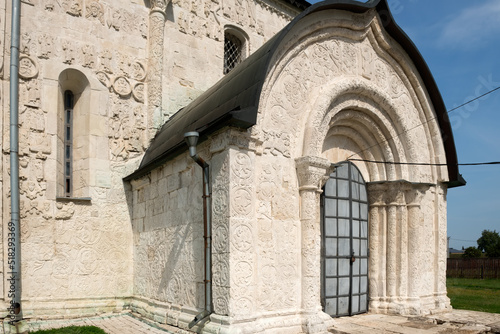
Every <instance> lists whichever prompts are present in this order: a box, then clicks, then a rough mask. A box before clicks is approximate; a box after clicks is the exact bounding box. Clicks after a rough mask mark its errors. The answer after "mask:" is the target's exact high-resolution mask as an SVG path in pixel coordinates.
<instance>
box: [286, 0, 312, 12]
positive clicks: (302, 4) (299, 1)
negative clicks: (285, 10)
mask: <svg viewBox="0 0 500 334" xmlns="http://www.w3.org/2000/svg"><path fill="white" fill-rule="evenodd" d="M284 1H285V2H288V3H289V4H291V5H294V6H295V7H297V8H299V9H300V10H305V9H307V7H309V6H311V4H310V3H309V2H307V1H304V0H284Z"/></svg>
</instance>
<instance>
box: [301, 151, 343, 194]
mask: <svg viewBox="0 0 500 334" xmlns="http://www.w3.org/2000/svg"><path fill="white" fill-rule="evenodd" d="M295 166H296V168H297V176H298V179H299V190H301V191H302V190H309V191H320V190H321V188H322V187H323V184H324V183H325V182H326V180H328V177H329V176H330V174H331V173H332V172H333V171H334V169H335V167H334V165H333V164H332V163H331V162H330V161H328V160H327V159H324V158H320V157H313V156H306V157H300V158H297V159H295Z"/></svg>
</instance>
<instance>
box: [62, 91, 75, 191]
mask: <svg viewBox="0 0 500 334" xmlns="http://www.w3.org/2000/svg"><path fill="white" fill-rule="evenodd" d="M73 107H74V96H73V93H72V92H71V91H69V90H67V91H66V92H64V114H65V115H66V117H65V126H64V129H65V134H64V151H65V154H64V184H65V187H64V195H65V196H66V197H71V192H72V187H73V180H72V176H73V173H72V169H73V166H72V165H73V154H72V152H73V137H72V127H73Z"/></svg>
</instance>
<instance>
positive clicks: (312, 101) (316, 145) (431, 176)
mask: <svg viewBox="0 0 500 334" xmlns="http://www.w3.org/2000/svg"><path fill="white" fill-rule="evenodd" d="M339 13H340V12H338V13H336V17H339V18H343V16H342V15H344V14H342V13H340V14H339ZM315 15H318V16H321V17H322V21H321V23H322V24H321V25H310V24H309V22H308V20H307V19H304V20H303V22H302V23H300V24H298V25H297V26H296V27H294V29H296V31H295V32H296V34H295V33H290V34H289V35H291V36H294V37H293V39H292V38H291V39H290V41H288V40H287V39H284V40H283V42H282V43H281V45H280V47H279V48H278V51H276V53H275V55H274V56H273V60H272V61H271V64H273V66H272V67H271V68H270V69H269V71H268V75H267V79H266V81H265V83H264V86H263V90H262V94H261V98H260V107H259V114H258V118H257V126H256V129H255V130H254V133H256V134H258V133H260V134H262V133H264V137H261V138H262V139H263V141H265V140H266V138H265V137H266V136H267V137H272V136H275V134H274V133H271V134H269V132H267V133H266V129H273V130H274V129H276V128H277V127H284V128H287V129H282V131H281V133H283V134H289V135H290V138H289V143H284V144H283V145H282V146H286V145H289V146H290V150H294V149H295V152H290V153H289V154H290V155H291V156H293V157H299V156H321V155H322V154H323V150H324V149H328V148H324V147H323V145H324V144H323V143H324V141H325V140H326V136H327V134H328V131H329V130H330V127H332V126H333V127H335V126H340V125H342V126H344V127H350V128H352V129H353V131H354V132H358V133H360V135H361V136H362V137H364V138H365V139H364V140H365V142H366V143H365V146H363V148H362V149H361V151H363V154H361V155H360V158H363V159H367V158H366V156H368V155H369V154H368V153H367V152H366V150H378V151H381V152H383V153H377V154H376V153H373V154H371V155H373V156H377V155H378V156H379V157H380V159H376V160H382V161H388V162H401V163H406V162H412V163H429V164H433V163H445V162H446V158H445V150H444V145H443V138H442V136H441V132H440V130H439V125H438V123H437V120H436V119H435V118H436V113H435V111H434V109H433V105H432V102H431V101H430V98H429V95H428V93H427V92H426V90H425V89H422V87H425V85H424V84H423V82H422V79H421V78H420V76H419V73H418V71H417V70H416V68H415V65H414V64H413V63H412V60H411V59H410V58H409V57H408V56H407V55H406V54H405V53H404V50H403V49H402V48H401V46H400V45H398V44H397V43H394V41H393V40H392V39H391V38H390V37H389V36H388V35H387V34H386V33H385V32H384V31H383V28H381V26H380V25H381V23H380V22H379V18H378V16H377V15H376V14H375V13H374V12H370V11H368V12H366V13H365V14H363V15H359V18H358V20H355V21H352V20H350V19H349V20H345V21H344V20H342V19H340V20H332V17H334V16H332V15H328V13H327V12H326V11H325V12H324V13H321V14H315ZM316 19H317V18H315V20H316ZM311 20H312V18H311ZM297 36H299V37H297ZM341 101H344V104H342V105H341ZM362 104H363V105H365V106H363V107H361V105H362ZM347 109H349V110H351V112H350V115H351V116H352V117H353V118H352V119H350V118H349V117H347V116H346V115H347V114H346V110H347ZM340 111H342V113H340ZM337 114H338V115H344V117H343V119H342V120H340V119H339V120H337V121H338V122H337V123H335V122H334V120H333V117H334V116H335V115H337ZM356 115H357V116H356ZM361 115H364V116H363V117H364V119H363V118H360V117H361ZM338 117H340V116H337V118H338ZM262 130H263V131H262ZM273 130H271V131H270V132H272V131H273ZM287 130H288V131H287ZM367 130H368V133H370V136H368V135H367V134H366V132H367ZM285 137H286V136H282V137H281V138H279V139H278V141H280V140H281V141H284V140H288V138H285ZM273 142H274V143H276V140H274V141H273ZM302 143H303V145H302ZM353 153H357V152H353ZM287 154H288V153H284V155H287ZM345 158H347V156H346V157H345ZM341 160H343V159H341ZM370 160H371V159H370ZM382 168H383V169H385V170H384V171H383V172H381V171H379V172H378V173H375V174H373V175H371V176H369V177H367V176H366V175H365V177H366V179H367V180H383V179H390V180H395V179H411V181H415V182H439V181H446V180H447V179H448V172H447V169H446V168H445V167H433V168H431V167H429V166H411V167H408V166H379V167H378V168H375V169H379V170H381V169H382ZM375 169H373V171H375Z"/></svg>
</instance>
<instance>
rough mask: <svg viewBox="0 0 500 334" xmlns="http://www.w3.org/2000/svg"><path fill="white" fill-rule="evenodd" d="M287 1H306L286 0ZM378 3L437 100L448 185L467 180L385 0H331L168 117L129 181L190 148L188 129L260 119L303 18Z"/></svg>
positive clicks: (413, 53)
mask: <svg viewBox="0 0 500 334" xmlns="http://www.w3.org/2000/svg"><path fill="white" fill-rule="evenodd" d="M287 1H288V2H305V1H299V0H287ZM372 8H375V9H376V10H377V12H378V14H379V16H380V18H381V19H382V22H383V24H384V27H385V30H386V31H387V32H388V33H389V35H391V36H392V38H394V39H395V40H396V41H397V42H398V43H399V44H400V45H401V46H402V47H403V48H404V50H405V51H406V52H407V53H408V55H409V56H410V57H411V59H412V60H413V62H414V64H415V66H416V68H417V70H418V72H419V73H420V75H421V77H422V80H423V81H424V83H425V86H426V87H427V91H428V93H429V96H430V98H431V100H432V103H433V105H434V108H435V111H436V114H437V120H438V123H439V126H440V130H441V136H442V138H443V143H444V147H445V151H446V160H447V164H448V175H449V179H450V182H449V184H448V186H449V187H455V186H460V185H464V184H465V181H464V180H463V178H462V176H461V175H460V174H459V172H458V160H457V154H456V149H455V142H454V140H453V133H452V130H451V125H450V122H449V118H448V114H447V112H446V107H445V105H444V102H443V99H442V97H441V94H440V93H439V90H438V88H437V85H436V82H435V81H434V78H433V76H432V74H431V72H430V70H429V67H428V66H427V64H426V62H425V61H424V59H423V57H422V55H421V54H420V52H419V51H418V50H417V48H416V46H415V45H414V44H413V42H412V41H411V40H410V38H409V37H408V36H407V35H406V34H405V33H404V32H403V31H402V30H401V28H400V27H399V26H398V25H397V24H396V23H395V22H394V19H393V17H392V15H391V13H390V11H389V7H388V5H387V0H369V1H368V2H366V3H362V2H358V1H354V0H327V1H323V2H320V3H317V4H315V5H312V6H309V7H308V8H307V9H306V10H305V11H303V12H302V13H300V14H299V15H298V16H297V17H296V18H295V19H294V20H293V21H292V22H290V23H289V24H288V25H287V26H286V27H285V28H284V29H283V30H281V31H280V32H279V33H278V34H276V35H275V36H274V37H273V38H271V39H270V40H269V41H268V42H267V43H265V44H264V45H263V46H262V47H261V48H260V49H258V50H257V51H255V53H253V54H252V55H250V56H249V57H248V58H247V59H245V60H244V61H243V62H242V63H241V64H239V65H238V66H236V67H235V68H234V69H233V70H232V71H231V72H229V73H228V74H226V76H224V77H223V78H222V79H221V80H220V81H219V82H217V83H216V84H215V85H214V86H212V88H210V89H208V90H207V91H206V92H204V93H203V94H202V95H201V96H200V97H198V98H197V99H196V100H194V101H193V102H192V103H190V104H189V105H188V106H187V107H185V108H183V109H181V110H180V111H179V112H177V113H176V114H175V115H174V116H172V118H170V120H168V121H167V122H166V123H165V124H164V125H163V127H162V128H161V130H160V131H159V132H158V133H157V135H156V136H155V138H154V139H153V141H152V143H151V145H150V147H149V148H148V149H147V151H146V153H145V155H144V158H143V160H142V162H141V164H140V166H139V169H138V170H137V171H136V172H134V173H133V174H131V175H129V176H127V177H126V178H125V180H130V179H135V178H138V177H141V176H143V175H145V174H146V173H148V172H150V171H151V170H153V169H154V168H156V167H158V166H160V165H162V164H163V163H165V162H166V161H167V160H169V159H172V158H174V157H175V156H177V155H178V154H180V153H182V152H184V151H186V150H187V146H186V144H185V143H184V138H183V135H184V133H185V132H188V131H198V132H200V142H201V141H203V140H204V139H206V138H207V135H208V134H210V133H213V132H214V131H216V130H218V129H220V128H222V127H224V126H234V127H239V128H242V129H247V128H249V127H251V126H253V125H255V124H256V121H257V112H258V107H259V106H258V104H259V98H260V93H261V90H262V86H263V84H264V80H265V79H266V74H267V70H268V67H269V65H270V64H269V63H270V61H271V58H272V56H273V54H274V52H275V51H276V50H277V48H278V47H279V44H280V42H281V41H282V40H283V38H284V37H285V36H286V35H287V34H288V32H289V31H290V30H291V29H292V27H294V25H295V24H297V22H298V21H300V20H301V19H302V18H304V17H306V16H308V15H310V14H312V13H315V12H319V11H323V10H328V9H341V10H347V11H351V12H355V13H364V12H366V11H368V10H370V9H372Z"/></svg>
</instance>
